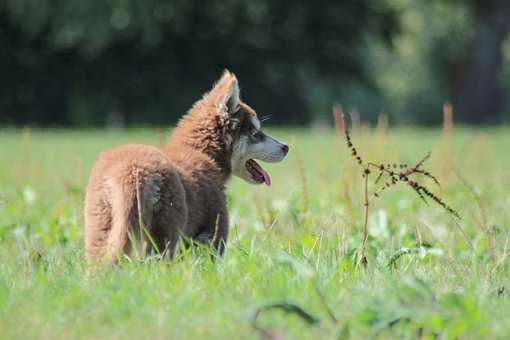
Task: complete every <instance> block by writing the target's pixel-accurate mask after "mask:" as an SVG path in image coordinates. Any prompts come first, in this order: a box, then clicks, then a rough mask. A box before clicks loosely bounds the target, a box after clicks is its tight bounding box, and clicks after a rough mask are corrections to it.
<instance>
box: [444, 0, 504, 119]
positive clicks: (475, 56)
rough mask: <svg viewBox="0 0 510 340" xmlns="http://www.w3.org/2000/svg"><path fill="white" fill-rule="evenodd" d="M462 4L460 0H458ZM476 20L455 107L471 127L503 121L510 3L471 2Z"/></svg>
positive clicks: (460, 71)
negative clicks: (503, 62) (503, 72)
mask: <svg viewBox="0 0 510 340" xmlns="http://www.w3.org/2000/svg"><path fill="white" fill-rule="evenodd" d="M454 1H458V0H454ZM467 2H468V3H469V5H470V8H471V10H472V12H473V15H474V18H475V32H474V36H473V38H472V39H471V41H470V49H469V50H470V52H469V54H468V57H469V59H468V61H467V63H465V64H464V65H462V67H461V68H459V69H458V70H457V71H458V72H457V77H456V78H457V79H456V84H455V96H454V99H455V106H456V108H457V112H458V114H459V116H460V117H461V119H462V120H463V121H465V122H468V123H491V122H492V123H493V122H497V121H499V120H500V119H501V114H502V110H503V104H504V103H503V99H504V95H503V90H502V84H501V78H500V74H501V66H502V59H503V55H502V51H503V42H504V40H505V37H507V35H508V32H509V30H510V1H508V0H472V1H467Z"/></svg>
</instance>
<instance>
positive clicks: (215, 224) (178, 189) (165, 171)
mask: <svg viewBox="0 0 510 340" xmlns="http://www.w3.org/2000/svg"><path fill="white" fill-rule="evenodd" d="M288 150H289V149H288V147H287V146H286V145H285V144H282V143H280V142H278V141H277V140H275V139H274V138H271V137H269V136H267V135H265V134H264V133H263V132H262V131H261V130H260V121H259V120H258V119H257V115H256V113H255V111H253V110H252V109H251V108H250V107H249V106H248V105H246V104H245V103H243V102H242V101H241V99H240V98H239V86H238V83H237V79H236V77H235V76H234V75H233V74H232V73H230V72H228V71H225V72H224V74H223V76H222V77H221V79H220V80H219V81H218V82H217V83H216V85H215V86H214V88H213V89H212V90H211V91H210V92H209V93H207V94H205V95H204V97H203V98H202V99H201V100H199V101H198V102H196V103H195V105H193V107H192V108H191V110H190V111H189V112H188V114H187V115H186V116H184V117H183V118H182V120H181V121H180V122H179V124H178V126H177V128H176V129H175V130H174V131H173V134H172V137H171V139H170V141H169V142H168V144H167V145H165V146H163V147H161V148H158V147H155V146H149V145H125V146H120V147H117V148H114V149H111V150H108V151H105V152H103V153H102V154H101V155H100V157H99V160H98V161H97V162H96V164H95V165H94V168H93V169H92V173H91V176H90V180H89V184H88V187H87V193H86V198H85V246H86V253H87V258H88V260H89V261H90V262H98V261H101V260H105V261H107V262H112V261H113V262H115V261H117V260H118V259H119V257H120V256H123V255H124V254H126V255H128V256H130V255H132V252H133V249H131V246H132V244H140V245H142V248H141V249H140V250H141V251H145V250H146V248H145V245H147V244H152V242H148V237H147V235H150V238H152V240H153V241H154V243H155V245H156V247H157V248H158V249H157V250H158V251H159V252H163V251H164V252H165V253H166V254H168V255H169V256H172V255H173V253H174V251H175V248H176V245H177V242H178V240H179V237H180V236H181V235H185V236H186V237H189V238H191V239H195V240H199V241H210V242H212V243H213V246H214V247H215V248H216V249H217V250H218V251H219V253H220V254H221V253H223V251H224V248H225V243H226V240H227V236H228V213H227V207H226V198H225V193H224V190H225V185H226V183H227V181H228V179H229V178H230V176H231V174H234V175H236V176H238V177H241V178H243V179H244V180H246V181H248V182H250V183H253V184H260V183H266V184H267V185H270V184H271V179H270V177H269V174H268V173H267V172H266V171H265V170H264V169H262V167H261V166H260V165H259V164H258V163H256V162H255V160H254V159H259V160H262V161H266V162H279V161H281V160H282V159H283V158H284V157H285V155H286V154H287V152H288ZM134 240H136V241H137V242H133V241H134Z"/></svg>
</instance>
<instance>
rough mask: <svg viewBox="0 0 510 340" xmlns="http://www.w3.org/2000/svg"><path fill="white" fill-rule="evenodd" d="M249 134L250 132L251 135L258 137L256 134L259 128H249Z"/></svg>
mask: <svg viewBox="0 0 510 340" xmlns="http://www.w3.org/2000/svg"><path fill="white" fill-rule="evenodd" d="M250 134H251V136H252V137H258V135H259V130H257V129H253V130H251V132H250Z"/></svg>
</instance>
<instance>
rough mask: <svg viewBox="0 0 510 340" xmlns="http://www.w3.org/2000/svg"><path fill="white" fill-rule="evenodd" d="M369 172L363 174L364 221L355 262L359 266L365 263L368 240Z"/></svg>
mask: <svg viewBox="0 0 510 340" xmlns="http://www.w3.org/2000/svg"><path fill="white" fill-rule="evenodd" d="M369 174H370V172H369V171H367V169H366V170H365V173H364V174H363V176H364V183H363V187H364V191H365V202H364V205H365V222H364V223H363V243H362V245H361V250H360V252H359V253H358V259H357V262H356V265H357V266H359V265H360V264H363V265H364V264H366V263H367V256H366V251H367V242H368V209H369V208H370V200H369V199H368V176H369Z"/></svg>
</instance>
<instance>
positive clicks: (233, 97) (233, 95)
mask: <svg viewBox="0 0 510 340" xmlns="http://www.w3.org/2000/svg"><path fill="white" fill-rule="evenodd" d="M231 77H232V78H231V80H230V84H229V85H230V86H229V88H228V92H227V96H226V98H225V107H226V108H227V112H228V115H229V116H230V117H231V116H234V115H235V114H236V113H237V111H239V105H240V103H241V99H240V98H239V92H240V91H239V84H238V83H237V78H236V77H235V76H234V75H233V74H231Z"/></svg>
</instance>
